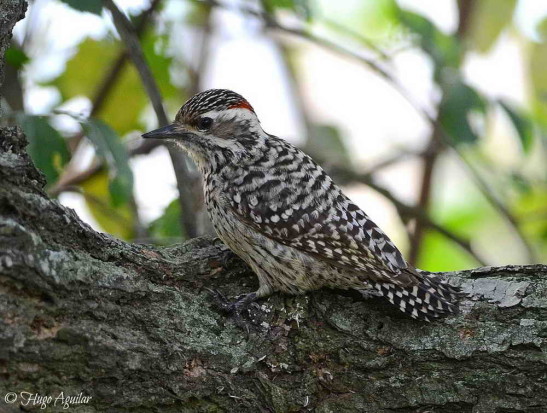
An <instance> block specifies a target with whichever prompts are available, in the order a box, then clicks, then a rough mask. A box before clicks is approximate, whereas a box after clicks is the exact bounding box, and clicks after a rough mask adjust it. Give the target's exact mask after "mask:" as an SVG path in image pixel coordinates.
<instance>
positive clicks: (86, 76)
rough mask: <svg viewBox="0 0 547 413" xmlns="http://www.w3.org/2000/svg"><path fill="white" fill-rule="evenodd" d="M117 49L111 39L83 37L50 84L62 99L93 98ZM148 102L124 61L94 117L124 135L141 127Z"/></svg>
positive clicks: (134, 71) (118, 51)
mask: <svg viewBox="0 0 547 413" xmlns="http://www.w3.org/2000/svg"><path fill="white" fill-rule="evenodd" d="M120 50H121V48H120V45H119V44H118V43H117V42H115V41H114V40H113V39H103V40H100V41H96V40H92V39H86V40H84V41H83V42H82V43H81V44H80V47H79V49H78V52H77V53H76V54H75V55H74V56H73V57H72V58H71V59H70V60H69V61H68V62H67V65H66V70H65V71H64V72H63V73H62V74H61V75H60V76H59V77H58V78H57V79H55V80H53V81H52V82H50V84H51V85H53V86H56V87H57V88H58V89H59V92H60V93H61V96H62V98H63V100H68V99H71V98H74V97H76V96H87V97H88V98H90V99H93V97H94V96H95V93H96V90H97V89H98V87H99V85H100V84H101V82H102V81H103V78H104V75H105V72H106V71H108V70H110V67H111V64H112V62H113V61H114V59H115V58H116V57H117V56H118V54H119V53H120ZM147 102H148V99H147V97H146V94H145V93H144V90H143V88H142V84H141V82H140V80H139V76H138V74H137V72H136V70H135V69H134V67H133V65H131V64H126V65H125V66H124V67H123V69H122V70H121V73H120V75H119V77H118V80H117V82H116V84H115V85H114V86H113V88H112V90H111V92H110V94H109V95H108V98H107V99H106V100H105V101H104V103H103V105H102V107H101V109H100V111H99V112H98V113H97V115H96V117H98V118H100V119H103V120H107V121H108V124H109V125H111V126H112V127H113V128H114V129H115V130H116V132H118V134H120V135H123V134H125V133H127V132H129V131H132V130H135V129H140V128H141V123H140V121H139V116H140V114H141V113H142V111H143V109H144V108H145V107H146V103H147Z"/></svg>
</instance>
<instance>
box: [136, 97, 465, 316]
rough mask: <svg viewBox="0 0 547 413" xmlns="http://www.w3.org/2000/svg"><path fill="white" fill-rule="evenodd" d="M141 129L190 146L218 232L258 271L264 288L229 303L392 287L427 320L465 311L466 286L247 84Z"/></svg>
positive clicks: (398, 302)
mask: <svg viewBox="0 0 547 413" xmlns="http://www.w3.org/2000/svg"><path fill="white" fill-rule="evenodd" d="M142 136H143V138H155V139H166V140H168V141H170V142H172V143H174V144H176V146H177V147H179V148H180V149H182V150H183V151H185V152H187V153H188V154H189V156H190V157H191V158H192V160H193V161H194V162H195V164H196V166H197V168H198V170H199V172H200V173H201V174H202V176H203V190H204V200H205V205H206V209H207V212H208V215H209V217H210V219H211V222H212V224H213V227H214V229H215V231H216V233H217V235H218V236H219V238H220V239H221V240H222V241H223V242H224V243H225V244H226V245H227V246H228V247H229V248H230V249H231V250H232V251H233V252H234V253H235V254H237V255H238V256H239V257H240V258H242V259H243V261H245V262H246V263H247V264H248V265H249V266H250V267H251V269H252V270H253V271H254V273H255V274H256V275H257V277H258V282H259V287H258V289H257V290H256V291H254V292H251V293H247V294H244V295H243V296H242V297H241V298H239V299H238V300H236V301H235V302H233V303H230V306H229V309H230V311H235V312H238V311H241V309H243V308H246V307H247V306H248V305H249V304H250V303H252V302H253V301H255V300H257V299H259V298H264V297H267V296H269V295H271V294H273V293H275V292H280V293H285V294H290V295H297V294H304V293H306V292H308V291H313V290H317V289H320V288H323V287H326V288H333V289H342V290H356V291H358V292H360V293H361V294H362V295H363V297H365V298H368V297H372V296H380V297H384V298H385V299H387V301H389V302H390V303H391V304H392V305H394V306H395V307H397V308H398V309H399V310H401V311H402V312H404V313H406V314H408V315H409V316H410V317H412V318H414V319H418V320H424V321H432V320H434V319H438V318H441V317H445V316H448V315H451V314H456V313H457V312H458V298H459V297H460V294H461V293H460V290H459V288H458V287H456V286H453V285H450V284H449V283H448V282H447V281H446V280H445V279H443V277H441V276H440V275H436V274H435V273H431V272H427V271H423V270H419V269H417V268H415V267H413V266H412V265H410V264H409V263H408V262H407V261H406V260H405V259H404V258H403V255H402V254H401V252H400V251H399V250H398V249H397V247H396V246H395V245H394V243H393V242H392V241H391V240H390V239H389V238H388V236H387V235H386V234H385V233H384V232H383V231H382V230H381V229H380V228H379V227H378V226H377V225H376V224H375V223H374V222H373V221H372V220H371V219H370V217H369V216H368V215H367V214H366V213H365V212H364V211H363V210H362V209H361V208H360V207H359V206H357V205H356V204H355V203H353V202H352V201H351V200H350V199H349V198H348V197H347V196H346V195H345V194H344V193H343V192H342V189H341V188H340V187H339V186H338V185H336V184H335V182H334V181H333V179H332V178H331V177H330V176H329V175H328V174H327V173H326V172H325V170H324V169H323V168H322V167H321V166H320V165H318V164H317V163H316V162H315V161H314V160H313V159H312V158H311V157H310V156H308V155H307V154H305V153H304V152H303V151H301V150H300V149H298V148H297V147H296V146H294V145H292V144H290V143H289V142H287V141H286V140H284V139H281V138H279V137H276V136H274V135H271V134H269V133H267V132H265V131H264V130H263V128H262V126H261V124H260V121H259V119H258V117H257V114H256V112H255V110H254V109H253V107H252V106H251V104H250V103H249V102H248V101H247V100H246V99H245V98H244V97H243V96H241V95H240V94H238V93H236V92H233V91H231V90H228V89H209V90H206V91H203V92H201V93H198V94H196V95H194V96H193V97H192V98H190V99H189V100H188V101H187V102H186V103H185V104H184V105H183V106H182V108H181V109H180V110H179V111H178V113H177V114H176V116H175V120H174V122H173V123H172V124H170V125H167V126H165V127H162V128H159V129H156V130H153V131H151V132H148V133H145V134H143V135H142Z"/></svg>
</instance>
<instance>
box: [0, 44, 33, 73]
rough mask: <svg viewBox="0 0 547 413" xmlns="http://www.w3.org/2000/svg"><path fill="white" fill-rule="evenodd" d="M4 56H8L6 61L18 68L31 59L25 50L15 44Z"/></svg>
mask: <svg viewBox="0 0 547 413" xmlns="http://www.w3.org/2000/svg"><path fill="white" fill-rule="evenodd" d="M4 56H5V58H6V63H7V64H9V65H10V66H12V67H14V68H16V69H20V68H21V67H23V65H24V64H25V63H27V62H28V61H29V60H30V58H29V57H28V56H27V55H26V53H25V52H24V51H22V50H21V49H19V48H17V47H14V46H13V45H11V46H10V47H9V48H8V50H6V54H5V55H4Z"/></svg>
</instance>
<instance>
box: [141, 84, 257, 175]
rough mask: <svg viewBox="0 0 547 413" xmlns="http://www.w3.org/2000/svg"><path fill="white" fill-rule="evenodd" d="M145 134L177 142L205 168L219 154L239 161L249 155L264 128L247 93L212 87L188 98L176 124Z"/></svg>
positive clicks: (220, 156) (221, 156) (216, 159)
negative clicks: (244, 96) (244, 95)
mask: <svg viewBox="0 0 547 413" xmlns="http://www.w3.org/2000/svg"><path fill="white" fill-rule="evenodd" d="M142 136H143V138H155V139H168V140H170V141H172V142H174V143H176V144H177V145H178V146H180V147H182V148H183V149H184V150H186V151H187V152H188V153H189V154H190V156H191V157H192V158H193V159H194V161H196V163H197V164H198V167H200V168H203V167H206V166H207V165H210V164H211V163H212V162H215V161H216V162H218V161H219V158H222V159H223V161H225V162H228V161H230V162H237V161H238V160H241V159H243V158H245V157H247V156H249V155H250V154H251V153H252V152H253V150H254V149H255V148H256V146H257V144H258V142H259V141H261V140H262V139H263V136H264V132H263V131H262V128H261V126H260V122H259V121H258V118H257V116H256V114H255V112H254V109H253V107H252V106H251V105H250V104H249V102H247V100H245V98H243V96H241V95H239V94H237V93H235V92H232V91H231V90H227V89H210V90H207V91H205V92H201V93H198V94H197V95H195V96H194V97H192V98H191V99H190V100H188V102H186V103H185V104H184V106H183V107H182V108H181V109H180V110H179V112H178V113H177V116H176V117H175V121H174V122H173V123H172V124H170V125H168V126H165V127H163V128H160V129H156V130H153V131H151V132H148V133H145V134H144V135H142Z"/></svg>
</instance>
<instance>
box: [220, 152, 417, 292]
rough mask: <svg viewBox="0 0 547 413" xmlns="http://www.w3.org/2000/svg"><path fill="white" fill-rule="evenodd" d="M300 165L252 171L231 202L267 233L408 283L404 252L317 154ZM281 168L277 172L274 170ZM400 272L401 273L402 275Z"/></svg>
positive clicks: (231, 192)
mask: <svg viewBox="0 0 547 413" xmlns="http://www.w3.org/2000/svg"><path fill="white" fill-rule="evenodd" d="M298 152H299V154H301V155H300V156H301V157H302V159H299V160H298V167H297V168H291V166H290V165H291V163H290V162H288V161H287V162H286V165H287V168H286V170H284V171H281V172H280V171H279V169H280V165H279V163H280V162H281V163H282V162H283V159H282V158H281V160H279V159H278V160H277V163H278V165H275V167H274V168H270V169H269V170H266V169H256V170H250V171H248V172H247V173H246V175H245V176H244V177H242V178H241V179H240V182H239V183H240V184H239V185H232V186H231V187H229V188H228V190H227V191H226V192H227V193H226V194H225V202H226V203H228V205H229V207H230V208H231V209H232V210H233V211H234V213H235V214H236V215H237V216H238V217H239V218H240V219H242V220H243V221H244V222H246V223H247V224H248V225H250V226H251V227H253V228H254V229H255V230H256V231H258V232H259V233H261V234H263V235H264V236H266V237H268V238H271V239H273V240H275V241H277V242H279V243H281V244H284V245H287V246H290V247H293V248H296V249H298V250H300V251H303V252H305V253H308V254H310V255H313V256H316V257H318V258H320V259H323V260H325V261H328V262H330V263H332V264H333V265H336V266H338V267H342V268H345V269H347V270H348V271H352V272H363V273H365V274H367V275H368V276H370V277H371V278H372V279H374V280H377V281H389V282H392V283H396V284H398V283H400V284H403V285H405V284H408V283H409V282H411V280H409V279H408V277H409V271H403V270H404V269H406V268H407V267H408V266H407V263H406V261H405V260H404V258H403V256H402V255H401V253H400V252H399V250H398V249H397V248H396V247H395V245H394V244H393V243H392V242H391V240H390V239H389V238H388V237H387V235H385V234H384V232H383V231H382V230H381V229H380V228H379V227H378V226H377V225H376V224H375V223H374V222H373V221H372V220H371V219H370V218H369V217H368V216H367V215H366V214H365V212H363V211H362V210H361V209H360V208H359V207H358V206H357V205H355V204H354V203H353V202H351V200H349V199H348V198H347V197H346V196H345V195H344V194H343V193H342V192H341V190H340V189H339V188H338V187H337V186H336V185H335V184H334V183H333V182H332V179H331V178H330V177H329V176H328V175H327V174H326V173H325V172H324V171H323V169H322V168H321V167H319V166H318V165H317V164H315V162H313V160H311V158H309V157H307V155H304V154H303V153H301V152H300V151H298ZM272 170H274V171H276V172H275V173H272V172H271V171H272ZM398 277H399V278H398Z"/></svg>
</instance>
